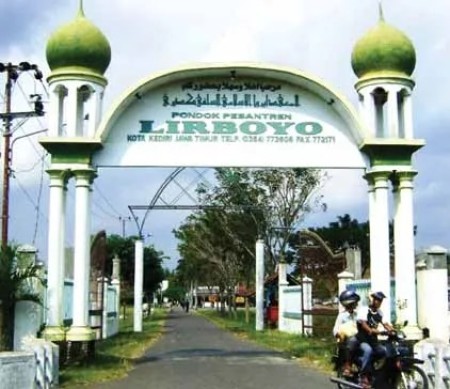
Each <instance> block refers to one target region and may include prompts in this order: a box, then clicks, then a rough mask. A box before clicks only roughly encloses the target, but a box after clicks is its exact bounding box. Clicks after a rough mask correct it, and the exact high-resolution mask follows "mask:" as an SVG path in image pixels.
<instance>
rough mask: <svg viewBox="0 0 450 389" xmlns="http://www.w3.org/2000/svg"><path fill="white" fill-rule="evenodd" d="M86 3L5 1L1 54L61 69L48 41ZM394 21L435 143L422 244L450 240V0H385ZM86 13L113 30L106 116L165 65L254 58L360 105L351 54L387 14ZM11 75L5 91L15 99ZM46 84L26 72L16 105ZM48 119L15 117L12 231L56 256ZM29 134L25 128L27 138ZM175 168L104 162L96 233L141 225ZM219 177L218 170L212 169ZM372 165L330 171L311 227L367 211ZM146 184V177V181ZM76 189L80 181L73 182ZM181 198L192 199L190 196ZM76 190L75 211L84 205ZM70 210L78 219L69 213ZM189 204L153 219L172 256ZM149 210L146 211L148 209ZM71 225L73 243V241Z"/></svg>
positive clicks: (291, 9)
mask: <svg viewBox="0 0 450 389" xmlns="http://www.w3.org/2000/svg"><path fill="white" fill-rule="evenodd" d="M77 8H78V0H66V1H64V2H61V1H57V0H40V1H39V2H30V1H27V0H15V1H10V2H6V1H2V2H0V62H4V63H5V62H11V63H19V62H22V61H28V62H31V63H36V64H38V65H39V67H40V68H41V70H42V71H43V72H44V75H45V76H48V75H49V74H50V71H49V68H48V65H47V63H46V58H45V48H46V42H47V40H48V38H49V37H50V35H51V34H52V32H53V31H55V29H56V28H57V27H59V26H60V25H62V24H64V23H67V22H68V21H70V20H72V19H73V18H74V16H75V14H76V11H77ZM383 9H384V16H385V20H386V21H387V22H388V23H390V24H392V25H393V26H395V27H397V28H399V29H400V30H402V31H403V32H405V33H406V34H407V35H408V36H409V38H410V39H411V40H412V42H413V43H414V46H415V48H416V53H417V65H416V70H415V72H414V74H413V77H414V79H415V81H416V87H415V89H414V93H413V109H414V134H415V137H416V138H418V139H424V140H425V141H426V146H425V147H424V148H423V149H421V150H420V151H419V152H418V153H417V154H416V157H415V158H414V166H415V169H416V170H417V171H418V175H417V177H416V179H415V191H414V206H415V208H414V222H415V224H416V225H417V227H418V229H417V235H416V248H417V250H421V249H423V248H425V247H429V246H431V245H439V246H442V247H445V248H447V249H448V248H450V233H449V231H450V217H448V212H449V210H450V141H449V139H448V133H449V132H450V109H449V108H450V96H449V95H448V90H450V72H448V71H447V69H448V67H449V66H450V23H448V15H449V14H450V2H448V0H430V1H426V2H425V1H410V0H390V1H388V0H386V1H384V3H383ZM84 11H85V14H86V16H87V17H88V18H89V19H90V20H91V21H92V22H93V23H94V24H95V25H96V26H97V27H99V28H100V29H101V30H102V31H103V33H104V34H105V35H106V37H107V38H108V40H109V42H110V45H111V49H112V60H111V64H110V66H109V68H108V70H107V72H106V74H105V76H106V77H107V78H108V80H109V84H108V86H107V89H106V95H105V100H104V112H107V111H108V108H109V107H110V106H111V105H112V104H113V102H114V101H115V100H116V99H118V98H119V96H121V94H123V93H124V92H125V91H126V90H127V89H128V88H129V87H131V86H134V85H136V84H137V83H139V81H140V80H142V79H144V78H146V77H148V76H149V75H151V74H152V73H154V72H159V71H164V70H169V69H172V68H175V67H177V66H180V65H186V64H190V63H203V62H224V61H227V62H228V61H250V62H262V63H269V64H275V65H282V66H290V67H293V68H296V69H299V70H301V71H304V72H306V73H307V74H311V75H313V76H315V77H317V78H320V79H322V80H324V81H326V82H327V83H328V84H329V85H332V86H333V87H334V89H336V90H338V91H340V92H341V93H342V94H343V95H344V96H346V97H347V99H348V100H350V101H351V102H352V103H353V104H356V98H357V95H356V92H355V90H354V83H355V82H356V77H355V75H354V73H353V71H352V68H351V63H350V58H351V52H352V49H353V46H354V44H355V43H356V41H357V40H358V39H359V38H360V37H361V36H362V35H363V34H364V33H365V31H367V30H368V29H369V28H371V27H372V26H374V25H375V24H376V22H377V19H378V1H376V0H345V1H344V0H316V1H314V2H311V1H309V0H276V1H275V0H227V1H218V0H190V1H184V0H166V1H160V0H108V1H100V0H85V1H84ZM4 80H5V79H4V74H0V98H1V99H3V98H4V94H3V90H4ZM45 87H46V82H45V80H44V82H43V83H39V82H35V81H34V80H33V78H32V75H31V74H22V75H21V76H20V77H19V80H18V82H17V84H16V86H15V88H14V91H13V110H22V108H23V107H24V106H25V108H26V107H27V104H28V100H29V99H28V98H27V96H28V95H29V94H32V93H43V96H44V100H45V96H46V95H45ZM46 120H47V119H46V117H43V118H32V119H29V120H27V121H26V122H24V123H22V122H19V121H16V122H15V123H14V129H15V132H14V136H13V138H18V139H17V141H15V142H14V146H13V162H12V169H13V172H14V173H13V176H12V178H11V194H10V224H9V238H10V239H11V240H14V241H15V242H17V243H19V244H33V245H34V246H36V247H37V249H38V252H39V256H40V258H41V259H42V260H43V261H44V262H45V260H46V258H45V256H46V252H47V228H48V179H47V174H46V173H45V169H46V168H48V167H49V164H48V157H46V156H45V154H44V151H43V149H42V148H41V147H40V145H39V143H38V141H37V139H38V135H31V136H25V135H27V134H30V133H32V132H35V131H40V130H43V129H45V128H46ZM22 136H25V137H23V138H21V137H22ZM171 172H172V169H102V170H100V171H99V176H98V178H97V179H96V180H95V184H94V188H93V189H94V190H93V207H92V232H93V233H95V232H96V231H99V230H101V229H105V230H106V231H107V233H110V234H112V233H115V234H122V233H123V230H125V233H126V234H127V235H128V234H135V233H136V232H137V230H136V226H135V224H134V223H133V222H132V221H129V220H128V218H129V217H130V216H131V214H130V212H129V208H128V206H129V205H145V204H147V203H149V202H150V200H151V199H152V198H153V196H154V193H155V192H156V190H157V189H158V188H159V187H160V186H161V184H162V183H163V182H164V180H165V178H166V177H167V176H168V175H169V174H170V173H171ZM197 173H198V172H194V171H184V172H183V173H181V174H180V175H179V177H178V180H179V182H178V183H176V182H174V183H173V184H171V185H170V189H168V190H167V192H166V193H165V194H164V196H167V199H166V202H169V203H170V202H173V201H174V199H175V198H178V197H180V196H181V195H180V189H179V186H178V184H180V186H181V187H183V186H189V185H190V184H191V183H192V182H193V180H194V179H195V177H196V176H197ZM204 174H206V175H207V176H208V175H209V176H211V172H210V171H209V172H204ZM362 174H363V172H362V171H340V170H333V171H331V172H330V175H331V178H330V179H329V180H328V182H327V185H326V186H325V188H324V189H323V191H322V194H323V195H324V200H325V202H326V203H327V205H328V210H327V212H317V213H313V214H311V215H308V217H307V218H306V220H305V222H304V223H305V224H304V227H308V226H319V225H327V224H328V223H330V222H332V221H335V220H336V217H337V216H338V215H343V214H345V213H349V214H350V215H351V216H353V217H355V218H357V219H358V220H360V221H365V220H367V219H368V204H367V187H366V183H365V181H364V180H363V179H362V178H361V177H362ZM137 184H138V185H137ZM69 191H70V187H69ZM180 202H182V201H181V200H180ZM72 203H73V195H69V198H68V207H69V209H70V207H72V208H73V204H72ZM70 212H71V211H69V215H70ZM186 215H187V213H186V212H181V211H170V212H169V211H152V212H151V213H150V214H149V216H148V223H146V225H145V226H144V233H145V235H146V236H147V238H146V243H148V244H154V245H155V247H156V248H157V249H160V250H162V251H164V253H165V254H166V255H167V256H168V257H170V259H167V260H166V261H165V263H164V265H165V266H166V267H169V268H173V267H174V266H176V261H177V259H178V253H177V252H176V241H175V240H174V238H173V235H172V233H171V231H172V230H173V229H174V228H176V227H177V226H178V225H179V223H180V222H181V221H182V220H183V218H184V217H186ZM140 217H142V216H140ZM72 235H73V234H72V232H71V231H68V234H67V238H66V244H67V245H71V242H72V241H73V236H72Z"/></svg>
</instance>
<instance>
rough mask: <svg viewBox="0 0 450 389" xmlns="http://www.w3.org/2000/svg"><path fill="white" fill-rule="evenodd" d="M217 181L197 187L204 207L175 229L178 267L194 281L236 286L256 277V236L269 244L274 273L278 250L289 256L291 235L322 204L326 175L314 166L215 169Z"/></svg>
mask: <svg viewBox="0 0 450 389" xmlns="http://www.w3.org/2000/svg"><path fill="white" fill-rule="evenodd" d="M215 176H216V180H217V184H216V185H215V186H213V187H206V186H199V187H198V188H197V192H198V196H199V202H200V203H201V205H203V209H202V210H201V211H199V212H197V213H195V214H193V215H190V216H189V217H188V218H187V219H186V220H185V222H184V223H183V224H182V225H181V226H180V227H179V228H178V229H177V230H176V231H174V234H175V236H176V238H177V239H178V240H179V245H178V250H179V252H180V254H181V256H182V260H181V261H180V262H179V265H178V268H177V271H178V273H179V275H180V277H181V278H182V279H183V280H184V285H185V286H186V287H188V286H189V285H190V284H191V283H194V284H198V285H199V284H202V285H208V286H212V285H217V286H219V287H220V288H221V289H222V290H231V289H232V288H234V286H235V285H236V284H237V282H242V283H244V284H246V285H247V286H251V284H252V283H253V282H254V271H255V270H254V263H255V253H254V252H255V242H256V240H257V239H258V238H263V239H264V240H265V243H266V247H268V248H269V259H268V263H266V269H267V272H268V273H271V272H272V271H273V269H274V267H275V265H276V262H277V261H278V256H279V255H280V256H284V257H285V258H290V257H289V256H288V255H287V253H286V251H287V248H288V246H287V240H288V237H289V236H290V234H291V232H292V231H293V230H295V229H296V228H298V227H299V225H300V223H301V221H302V220H303V217H304V214H305V213H307V212H310V211H311V210H312V209H313V208H314V207H316V206H318V205H321V204H322V201H321V197H320V196H318V195H316V191H317V189H318V188H319V187H320V185H321V182H322V179H323V176H322V174H321V172H320V171H318V170H313V169H240V168H221V169H216V171H215Z"/></svg>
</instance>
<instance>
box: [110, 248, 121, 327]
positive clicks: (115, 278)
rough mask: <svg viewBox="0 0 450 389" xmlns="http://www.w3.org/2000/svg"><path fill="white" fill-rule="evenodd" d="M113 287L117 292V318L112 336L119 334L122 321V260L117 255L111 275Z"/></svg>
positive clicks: (115, 307)
mask: <svg viewBox="0 0 450 389" xmlns="http://www.w3.org/2000/svg"><path fill="white" fill-rule="evenodd" d="M111 285H112V286H113V287H114V290H115V291H116V299H115V302H114V303H115V306H114V309H115V311H116V316H115V320H114V329H113V330H111V331H110V333H111V335H112V334H116V333H117V332H119V321H120V258H119V257H117V255H116V256H115V257H114V258H113V271H112V275H111Z"/></svg>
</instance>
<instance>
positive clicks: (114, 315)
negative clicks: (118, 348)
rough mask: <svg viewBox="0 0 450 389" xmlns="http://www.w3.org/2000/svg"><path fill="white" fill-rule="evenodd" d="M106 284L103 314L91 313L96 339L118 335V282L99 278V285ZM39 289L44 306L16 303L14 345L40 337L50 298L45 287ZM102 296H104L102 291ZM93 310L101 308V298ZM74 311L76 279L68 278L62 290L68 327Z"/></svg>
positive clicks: (93, 302) (17, 346) (64, 320)
mask: <svg viewBox="0 0 450 389" xmlns="http://www.w3.org/2000/svg"><path fill="white" fill-rule="evenodd" d="M102 286H103V288H104V292H103V299H104V301H103V307H104V309H103V311H101V312H100V315H101V316H98V315H97V316H95V315H91V318H90V325H91V326H92V327H93V328H94V329H96V333H97V339H99V338H100V335H101V337H102V338H107V337H110V336H113V335H115V334H116V333H117V332H118V331H119V298H118V296H119V293H120V291H119V290H118V288H119V286H118V285H117V286H116V285H110V284H108V283H107V282H99V287H100V288H101V287H102ZM38 292H39V293H42V295H43V301H44V304H43V306H41V305H39V304H36V303H33V302H27V301H22V302H19V303H18V304H17V305H16V317H15V327H14V349H15V350H20V349H21V345H22V341H23V339H25V338H29V337H37V336H38V332H39V330H40V329H41V328H42V327H43V326H44V324H45V323H46V316H47V315H46V312H47V308H46V307H47V299H46V289H44V288H42V289H41V290H40V291H38ZM100 296H102V295H101V294H100ZM90 308H91V309H92V310H98V309H99V308H101V304H99V301H92V299H91V303H90ZM72 312H73V281H72V280H65V282H64V293H63V315H64V316H63V322H64V326H65V327H67V328H68V327H69V326H70V324H71V323H72Z"/></svg>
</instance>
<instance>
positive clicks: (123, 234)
mask: <svg viewBox="0 0 450 389" xmlns="http://www.w3.org/2000/svg"><path fill="white" fill-rule="evenodd" d="M119 221H121V222H122V238H125V223H126V222H129V221H131V217H130V216H127V217H122V216H119Z"/></svg>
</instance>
